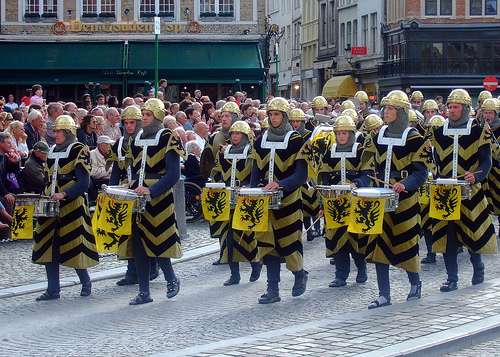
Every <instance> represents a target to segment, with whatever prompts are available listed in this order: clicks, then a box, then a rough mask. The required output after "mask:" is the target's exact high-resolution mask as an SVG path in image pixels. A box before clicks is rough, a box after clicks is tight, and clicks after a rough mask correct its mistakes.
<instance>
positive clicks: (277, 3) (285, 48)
mask: <svg viewBox="0 0 500 357" xmlns="http://www.w3.org/2000/svg"><path fill="white" fill-rule="evenodd" d="M294 7H295V0H286V1H283V0H267V21H268V23H269V25H271V26H272V25H274V26H277V29H278V31H279V32H278V35H277V36H273V37H272V38H271V39H270V41H269V42H268V44H269V53H270V57H271V63H270V68H269V76H270V81H269V82H270V88H269V90H270V92H271V93H273V94H275V95H279V96H282V97H287V98H288V97H290V95H291V84H292V48H293V42H294V41H293V33H292V12H293V11H294Z"/></svg>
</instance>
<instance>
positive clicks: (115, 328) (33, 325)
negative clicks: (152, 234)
mask: <svg viewBox="0 0 500 357" xmlns="http://www.w3.org/2000/svg"><path fill="white" fill-rule="evenodd" d="M304 248H305V252H304V254H305V264H306V269H307V270H308V271H309V272H310V280H309V285H308V291H307V292H306V293H305V294H304V295H303V296H301V297H299V298H292V297H291V293H290V290H291V286H292V284H293V276H292V274H290V273H289V272H287V271H286V270H285V269H284V267H283V270H282V282H281V297H282V302H281V303H276V304H273V305H268V306H262V305H259V304H257V298H258V296H259V295H260V294H262V292H263V291H264V290H265V276H263V277H261V279H260V280H259V281H258V282H256V283H248V282H247V279H248V277H249V266H248V264H243V265H242V281H241V284H240V285H238V286H231V287H222V282H223V281H224V280H225V279H227V277H228V275H229V273H228V267H227V266H212V265H211V262H212V261H213V260H214V259H215V258H216V254H213V255H211V256H205V257H202V258H199V259H196V260H192V261H189V262H182V263H179V264H176V265H175V266H174V269H175V271H176V274H177V275H178V276H179V277H180V279H181V281H182V289H181V292H180V294H179V295H178V296H177V297H176V298H175V299H172V300H167V299H166V298H165V295H164V294H165V282H164V281H161V279H157V280H156V281H154V282H153V283H152V285H151V290H152V296H153V298H154V300H155V301H154V302H153V303H151V304H147V305H144V306H137V307H130V306H128V300H129V299H130V298H131V297H133V296H134V295H135V294H136V293H137V286H126V287H118V286H116V285H115V281H114V280H105V281H99V282H97V283H95V284H94V285H93V293H92V296H91V297H89V298H81V297H80V296H79V287H78V286H72V287H68V288H65V289H63V291H62V297H61V300H59V301H52V302H42V303H37V302H35V301H34V298H35V297H36V295H34V294H31V295H24V296H19V297H15V298H6V299H3V300H2V301H1V304H0V336H2V348H1V349H0V356H9V357H11V356H26V355H30V356H32V355H33V356H48V355H50V356H81V355H95V356H109V355H124V356H133V355H150V354H153V355H154V354H161V353H165V355H168V356H173V355H174V353H175V354H179V355H182V354H184V355H186V354H188V355H189V354H190V353H191V355H193V354H194V355H199V354H200V353H204V352H201V351H202V350H203V351H206V353H207V354H212V355H213V354H215V353H219V352H225V353H227V355H229V353H231V354H232V355H241V354H245V353H246V352H245V351H246V350H247V349H248V348H250V346H254V347H261V348H260V349H259V348H252V349H251V351H252V353H251V354H252V355H273V353H274V354H275V355H287V356H293V355H306V354H308V352H309V351H308V349H309V348H317V349H318V350H320V351H325V350H327V351H325V353H324V354H323V353H319V352H317V353H309V354H310V355H329V354H330V355H333V354H334V352H335V351H342V352H343V353H344V352H349V351H347V349H351V348H352V350H351V351H350V352H351V353H354V352H355V351H364V352H367V353H369V352H370V351H373V350H374V349H375V351H376V352H379V351H380V348H389V347H391V346H393V345H397V344H399V343H405V342H408V341H411V338H412V337H418V338H425V337H428V336H431V335H433V334H434V333H439V332H440V331H441V329H445V331H446V329H447V328H449V327H452V326H454V324H455V326H457V325H458V326H459V325H460V324H462V325H463V324H465V323H470V324H473V323H474V321H476V320H479V321H481V322H486V321H487V319H488V318H493V317H495V316H496V315H495V314H497V313H498V309H499V308H500V307H496V306H495V305H494V304H493V303H492V302H491V301H493V302H495V303H496V301H498V298H499V296H498V295H500V285H497V282H496V281H493V279H494V278H495V277H498V275H497V273H496V272H498V271H499V270H500V262H499V260H498V257H497V256H496V255H492V256H487V257H485V264H486V269H487V270H486V279H487V281H488V283H485V284H484V285H483V286H480V287H475V288H465V289H463V288H464V287H467V286H469V285H470V279H471V273H472V269H471V266H470V263H469V262H468V255H467V254H461V255H460V258H459V261H460V272H461V276H460V278H461V281H460V287H461V288H462V289H461V290H459V291H458V292H456V293H451V294H450V295H446V294H441V293H439V291H438V289H439V285H440V284H441V282H442V280H443V279H444V276H445V275H444V271H443V269H444V266H443V261H442V258H441V257H438V264H436V265H432V266H424V267H423V271H422V274H421V279H422V281H423V282H424V287H423V299H422V300H421V301H418V302H412V303H403V304H401V305H396V304H398V303H401V302H404V301H405V298H406V294H407V293H408V288H409V285H408V281H407V277H406V274H405V273H404V272H402V271H400V270H397V269H391V278H392V286H391V288H392V301H393V303H394V304H395V306H392V307H388V308H384V309H380V310H378V311H377V310H375V311H373V312H371V311H368V310H367V309H366V306H367V304H368V303H369V302H370V301H371V300H373V299H374V298H375V297H376V296H377V288H376V281H375V272H374V268H373V265H369V270H368V273H369V281H368V282H367V283H366V284H363V285H358V284H355V283H353V282H352V281H353V280H354V278H355V273H356V272H355V271H354V272H353V273H352V274H351V277H350V279H349V284H348V286H347V287H344V288H339V289H333V288H328V283H329V282H330V281H331V280H332V278H333V267H332V266H331V265H330V264H329V262H328V259H325V258H324V242H323V240H315V241H314V242H312V243H309V242H305V243H304ZM263 273H264V275H265V270H264V272H263ZM72 276H74V274H73V275H72ZM490 286H491V287H490ZM441 298H442V299H444V300H443V302H442V303H440V302H439V301H438V300H436V299H441ZM453 309H456V311H455V310H453ZM442 310H443V311H445V313H443V312H441V311H442ZM452 310H453V311H452ZM452 315H455V316H452ZM393 316H395V317H397V319H396V324H397V329H396V327H390V323H392V321H394V320H393ZM427 320H429V321H427ZM356 324H357V325H356ZM415 325H416V327H415ZM395 326H396V325H395ZM287 328H295V329H296V330H293V331H292V332H290V330H286V329H287ZM332 328H333V330H332ZM283 329H285V330H283ZM364 332H368V333H367V334H364V335H363V333H364ZM260 334H265V335H260ZM267 334H272V335H267ZM322 334H323V335H322ZM370 334H380V336H382V334H383V337H382V338H381V340H380V341H379V340H377V338H375V339H370ZM309 335H314V337H311V336H309ZM332 335H333V336H332ZM304 336H306V337H304ZM349 336H350V339H349V342H346V337H349ZM239 338H242V339H245V340H244V341H243V342H242V341H241V340H235V339H239ZM302 339H304V340H302ZM339 339H340V340H339ZM363 339H364V340H365V342H362V341H363ZM311 340H314V341H313V342H311ZM350 340H356V341H355V342H354V343H351V342H350ZM280 341H286V342H287V345H286V346H288V348H287V347H286V346H283V345H279V346H275V345H272V344H273V343H274V344H279V343H280ZM316 341H319V342H316ZM213 343H218V344H219V345H215V346H214V345H212V344H213ZM245 343H248V344H249V345H248V347H247V346H246V345H245ZM269 343H271V345H269ZM308 343H309V344H315V345H314V347H313V346H308V345H307V344H308ZM377 343H378V344H379V345H378V346H377ZM242 344H243V345H242ZM346 344H347V345H346ZM317 345H320V346H319V347H318V346H317ZM292 346H299V347H297V348H296V349H294V348H292ZM304 347H305V349H304ZM189 348H199V350H197V351H195V352H193V350H187V349H189ZM276 348H277V349H281V350H277V349H276ZM82 351H84V352H82ZM270 351H271V352H273V353H271V352H270ZM310 352H314V351H313V350H311V351H310Z"/></svg>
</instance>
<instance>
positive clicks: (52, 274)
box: [45, 218, 91, 295]
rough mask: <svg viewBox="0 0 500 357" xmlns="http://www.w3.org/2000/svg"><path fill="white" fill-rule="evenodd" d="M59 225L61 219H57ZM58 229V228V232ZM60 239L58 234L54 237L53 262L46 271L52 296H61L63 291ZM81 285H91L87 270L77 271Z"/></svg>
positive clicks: (47, 266)
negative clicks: (60, 274)
mask: <svg viewBox="0 0 500 357" xmlns="http://www.w3.org/2000/svg"><path fill="white" fill-rule="evenodd" d="M57 220H58V222H57V223H56V224H57V225H60V224H61V223H60V222H59V219H58V218H57ZM57 230H58V228H57V227H56V231H57ZM59 260H60V254H59V237H58V236H57V234H55V235H54V239H53V240H52V262H51V263H47V264H45V271H46V272H47V293H49V294H50V295H55V294H59V292H60V291H61V286H60V282H59ZM75 271H76V274H77V275H78V278H79V279H80V283H81V284H82V285H83V286H88V285H90V283H91V282H90V276H89V273H88V271H87V269H75Z"/></svg>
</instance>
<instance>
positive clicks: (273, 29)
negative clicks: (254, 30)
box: [267, 24, 285, 95]
mask: <svg viewBox="0 0 500 357" xmlns="http://www.w3.org/2000/svg"><path fill="white" fill-rule="evenodd" d="M284 34H285V28H284V27H283V28H282V29H281V30H280V28H279V26H278V25H276V24H272V25H270V26H269V30H268V31H267V37H268V38H269V39H271V38H274V61H272V62H270V63H273V62H274V63H275V64H276V93H275V94H276V95H278V87H279V82H280V79H279V72H280V65H279V63H280V54H279V43H280V41H281V38H282V37H283V35H284Z"/></svg>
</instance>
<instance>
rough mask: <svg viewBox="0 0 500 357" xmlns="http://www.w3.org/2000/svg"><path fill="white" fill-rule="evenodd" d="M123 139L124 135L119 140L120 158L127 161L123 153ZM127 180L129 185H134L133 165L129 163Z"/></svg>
mask: <svg viewBox="0 0 500 357" xmlns="http://www.w3.org/2000/svg"><path fill="white" fill-rule="evenodd" d="M123 140H124V137H123V136H122V137H121V138H120V140H119V141H118V153H117V154H118V160H119V161H125V159H126V157H125V156H123V154H122V148H123ZM127 181H128V185H129V187H130V186H131V185H132V166H131V165H130V164H129V165H127Z"/></svg>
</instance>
